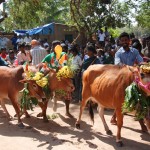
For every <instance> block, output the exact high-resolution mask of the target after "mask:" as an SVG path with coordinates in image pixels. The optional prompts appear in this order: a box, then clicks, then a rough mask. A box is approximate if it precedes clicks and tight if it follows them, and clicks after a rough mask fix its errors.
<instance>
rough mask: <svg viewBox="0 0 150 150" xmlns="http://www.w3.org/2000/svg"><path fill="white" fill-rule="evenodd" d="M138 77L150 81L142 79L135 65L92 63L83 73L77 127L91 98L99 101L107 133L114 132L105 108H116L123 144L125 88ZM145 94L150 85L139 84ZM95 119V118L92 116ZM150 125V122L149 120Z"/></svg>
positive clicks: (148, 92) (118, 135) (147, 79)
mask: <svg viewBox="0 0 150 150" xmlns="http://www.w3.org/2000/svg"><path fill="white" fill-rule="evenodd" d="M135 77H138V78H139V80H140V81H141V82H142V83H143V84H147V83H148V82H150V77H146V79H144V78H143V79H141V77H140V74H139V72H138V70H137V68H135V67H128V66H124V67H119V66H115V65H92V66H90V67H89V68H88V69H87V70H86V71H85V72H84V74H83V81H82V82H83V91H82V103H81V107H80V114H79V118H78V120H77V122H76V127H77V128H80V120H81V115H82V112H83V110H84V107H85V105H86V103H87V101H88V100H89V99H91V100H93V101H95V102H97V103H98V106H99V115H100V117H101V120H102V122H103V124H104V127H105V130H106V132H107V134H112V132H111V131H110V130H109V128H108V126H107V124H106V121H105V118H104V108H112V109H115V110H116V116H117V136H116V142H117V145H118V146H122V145H123V143H122V141H121V128H122V125H123V114H122V104H123V102H124V98H125V89H126V88H127V87H128V86H129V85H130V84H131V83H132V82H133V81H134V79H135ZM138 86H139V88H141V89H142V90H143V91H144V93H145V94H148V95H149V94H150V87H148V89H144V88H142V87H140V85H138ZM92 119H93V118H92ZM147 125H148V122H147Z"/></svg>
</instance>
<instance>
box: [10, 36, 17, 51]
mask: <svg viewBox="0 0 150 150" xmlns="http://www.w3.org/2000/svg"><path fill="white" fill-rule="evenodd" d="M11 42H12V45H13V46H14V50H15V51H17V34H14V36H13V37H12V38H11Z"/></svg>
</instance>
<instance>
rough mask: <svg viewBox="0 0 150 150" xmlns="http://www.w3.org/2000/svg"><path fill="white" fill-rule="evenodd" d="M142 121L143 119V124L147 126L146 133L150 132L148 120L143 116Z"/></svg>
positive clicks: (149, 121)
mask: <svg viewBox="0 0 150 150" xmlns="http://www.w3.org/2000/svg"><path fill="white" fill-rule="evenodd" d="M144 121H145V124H146V126H147V131H148V133H149V134H150V120H149V119H146V118H145V119H144ZM144 121H143V122H144Z"/></svg>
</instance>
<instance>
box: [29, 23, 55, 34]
mask: <svg viewBox="0 0 150 150" xmlns="http://www.w3.org/2000/svg"><path fill="white" fill-rule="evenodd" d="M27 33H28V34H29V35H34V34H43V35H48V34H54V23H50V24H46V25H44V26H42V27H38V28H33V29H31V30H29V31H28V32H27Z"/></svg>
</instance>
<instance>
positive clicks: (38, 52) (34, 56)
mask: <svg viewBox="0 0 150 150" xmlns="http://www.w3.org/2000/svg"><path fill="white" fill-rule="evenodd" d="M30 55H31V60H32V65H38V64H39V63H41V61H42V60H43V59H44V58H45V56H46V55H47V52H46V50H45V49H44V48H42V47H41V46H40V44H39V42H38V41H37V40H32V41H31V51H30Z"/></svg>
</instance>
